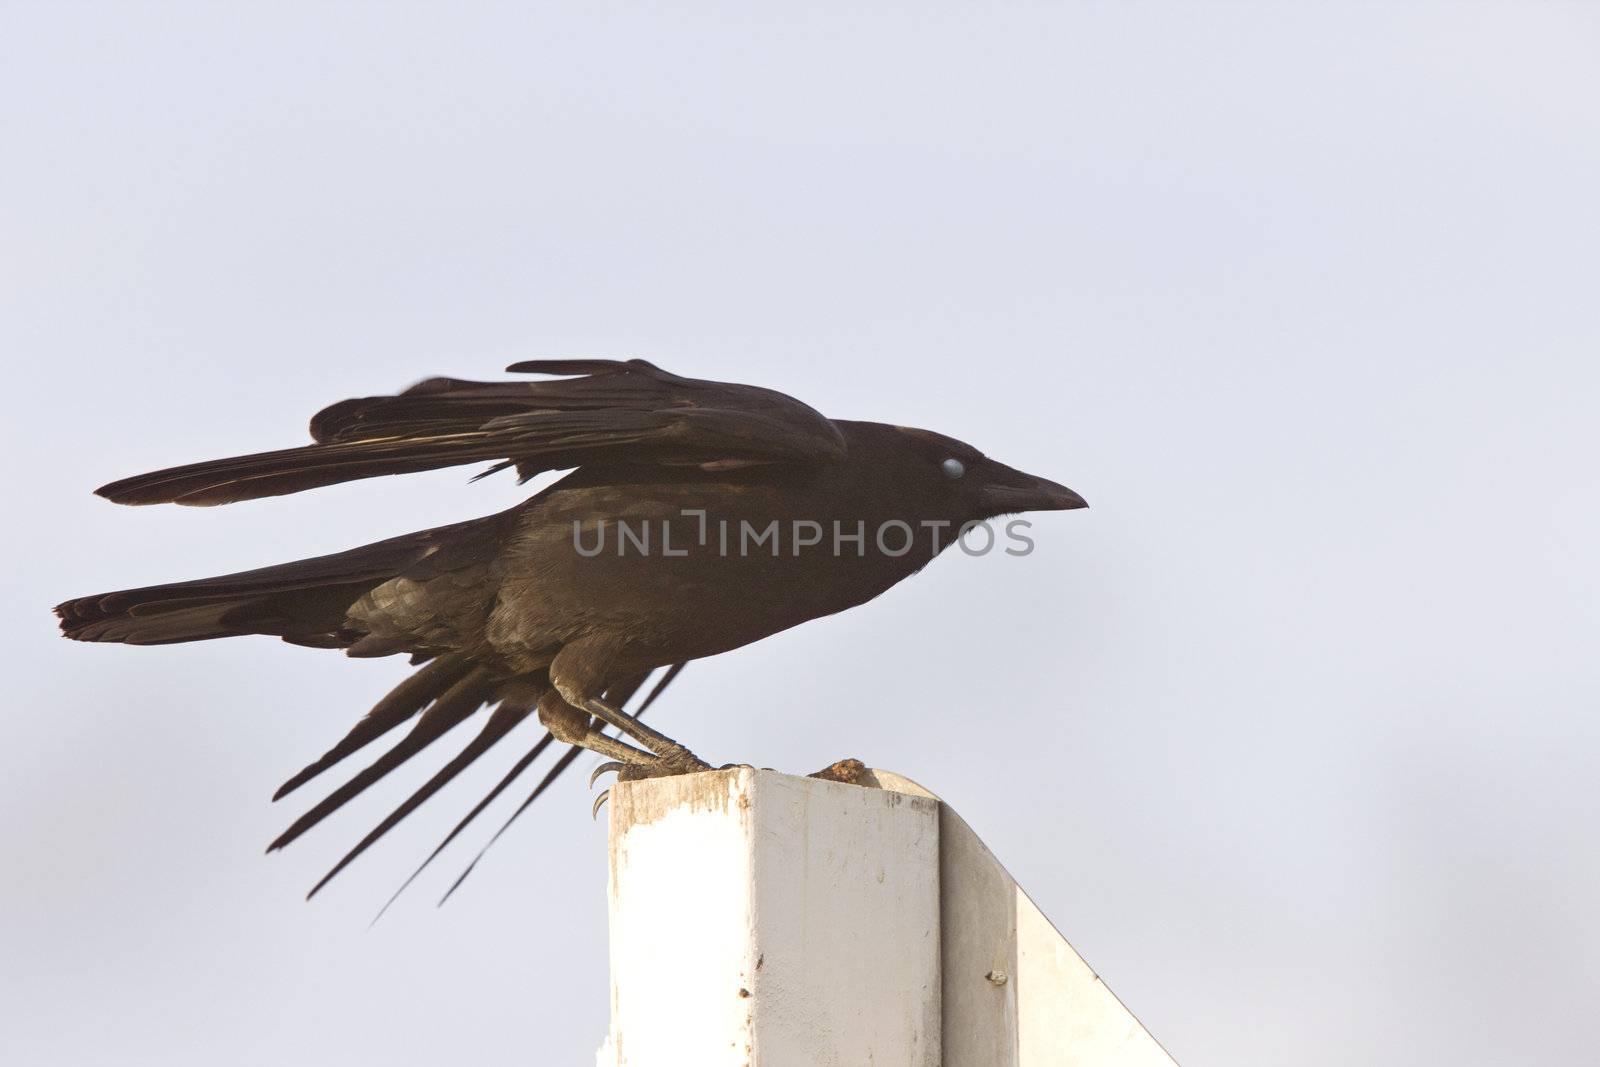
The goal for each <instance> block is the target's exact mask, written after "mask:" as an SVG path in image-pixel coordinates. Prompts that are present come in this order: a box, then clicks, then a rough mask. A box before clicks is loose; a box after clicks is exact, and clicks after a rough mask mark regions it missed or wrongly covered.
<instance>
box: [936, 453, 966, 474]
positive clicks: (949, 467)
mask: <svg viewBox="0 0 1600 1067" xmlns="http://www.w3.org/2000/svg"><path fill="white" fill-rule="evenodd" d="M939 469H940V470H942V471H944V474H945V477H946V478H959V477H961V476H962V475H963V474H965V473H967V465H966V464H965V463H962V462H961V461H960V460H959V459H956V458H955V457H953V456H952V457H951V458H950V459H947V460H945V461H944V462H943V463H941V464H939Z"/></svg>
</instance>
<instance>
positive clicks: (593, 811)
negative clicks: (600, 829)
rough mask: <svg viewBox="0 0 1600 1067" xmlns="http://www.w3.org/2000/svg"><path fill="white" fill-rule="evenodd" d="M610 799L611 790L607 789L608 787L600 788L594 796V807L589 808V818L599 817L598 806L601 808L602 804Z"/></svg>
mask: <svg viewBox="0 0 1600 1067" xmlns="http://www.w3.org/2000/svg"><path fill="white" fill-rule="evenodd" d="M610 799H611V790H609V789H602V790H600V795H599V796H597V797H595V798H594V807H592V808H590V809H589V818H590V819H591V820H593V819H598V818H599V817H600V808H601V806H602V805H603V804H605V802H606V801H608V800H610Z"/></svg>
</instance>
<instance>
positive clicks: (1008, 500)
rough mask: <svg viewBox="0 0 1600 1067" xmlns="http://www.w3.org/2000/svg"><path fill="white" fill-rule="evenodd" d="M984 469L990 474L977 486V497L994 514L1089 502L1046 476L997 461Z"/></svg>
mask: <svg viewBox="0 0 1600 1067" xmlns="http://www.w3.org/2000/svg"><path fill="white" fill-rule="evenodd" d="M987 473H988V474H989V477H988V479H987V480H986V481H985V483H984V486H983V488H981V489H979V490H978V498H979V499H980V500H982V501H983V504H984V506H985V508H987V509H989V510H992V511H993V512H994V513H995V514H996V515H1003V514H1009V513H1012V512H1018V511H1071V510H1072V509H1073V508H1086V507H1088V506H1089V502H1088V501H1087V500H1085V499H1083V497H1081V496H1079V495H1078V494H1077V493H1074V492H1073V491H1072V490H1071V489H1068V488H1067V487H1066V486H1064V485H1061V484H1059V483H1056V482H1052V481H1050V480H1049V479H1048V478H1038V477H1035V476H1034V475H1032V474H1024V473H1023V472H1022V471H1019V470H1013V469H1012V468H1010V467H1007V466H1005V465H1004V464H1000V463H996V464H994V465H993V469H992V470H990V471H988V472H987Z"/></svg>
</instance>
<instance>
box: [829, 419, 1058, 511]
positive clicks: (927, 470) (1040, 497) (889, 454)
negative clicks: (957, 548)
mask: <svg viewBox="0 0 1600 1067" xmlns="http://www.w3.org/2000/svg"><path fill="white" fill-rule="evenodd" d="M839 425H840V426H841V428H842V429H844V432H845V437H846V440H847V441H848V442H849V446H850V453H851V458H852V460H855V459H858V458H860V459H865V458H868V457H871V458H872V459H874V460H875V462H874V463H872V464H871V466H873V467H874V468H877V470H878V471H880V472H881V474H882V475H883V476H884V477H885V478H887V479H888V480H889V481H890V482H891V483H892V485H893V489H894V495H895V496H896V497H897V498H900V499H902V500H914V501H915V502H916V503H915V509H916V511H917V513H918V515H919V517H938V518H943V519H948V520H950V521H952V522H955V523H961V522H969V521H972V522H976V521H980V520H983V519H992V518H995V517H996V516H1000V515H1011V514H1015V513H1017V512H1023V511H1067V510H1070V509H1072V508H1086V507H1088V506H1089V505H1088V502H1087V501H1085V500H1084V499H1083V497H1081V496H1079V495H1078V494H1077V493H1075V492H1073V491H1072V490H1071V489H1068V488H1067V487H1066V486H1064V485H1060V484H1058V483H1056V482H1052V481H1050V480H1049V479H1047V478H1040V477H1038V476H1036V475H1032V474H1025V473H1023V472H1022V471H1019V470H1017V469H1016V468H1014V467H1008V466H1006V465H1005V464H1004V463H1000V462H997V461H996V460H992V459H990V458H989V457H988V456H985V455H984V454H983V453H982V452H979V451H978V450H977V449H976V448H973V447H972V446H971V445H969V444H967V443H966V442H965V441H958V440H956V439H955V438H954V437H947V436H945V435H944V434H941V433H934V432H933V431H932V430H918V429H913V428H910V427H906V426H888V425H884V424H882V423H839Z"/></svg>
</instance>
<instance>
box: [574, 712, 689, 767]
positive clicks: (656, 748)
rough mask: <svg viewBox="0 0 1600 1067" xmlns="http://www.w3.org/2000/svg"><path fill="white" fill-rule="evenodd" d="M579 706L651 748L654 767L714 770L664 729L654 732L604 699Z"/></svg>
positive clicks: (638, 762)
mask: <svg viewBox="0 0 1600 1067" xmlns="http://www.w3.org/2000/svg"><path fill="white" fill-rule="evenodd" d="M577 706H578V707H579V708H581V709H582V710H584V711H587V712H588V713H589V714H590V715H593V716H594V717H595V718H597V719H599V720H601V721H602V722H606V723H609V724H610V725H612V726H615V727H616V728H617V729H619V730H621V731H622V732H623V733H625V734H627V735H628V736H629V737H632V738H633V739H634V740H636V741H638V742H639V743H640V744H641V745H643V746H644V747H645V748H647V749H649V750H650V752H651V754H653V755H654V756H655V757H656V759H655V760H652V761H650V764H654V765H655V766H657V767H662V768H671V769H673V770H677V771H681V772H689V771H704V770H710V768H711V765H710V764H709V763H707V762H705V761H704V760H702V759H701V758H700V757H699V756H696V755H695V754H694V753H693V752H690V751H689V750H688V749H687V748H685V747H683V746H682V745H680V744H679V743H678V742H676V741H674V740H673V739H672V738H670V737H668V736H667V735H666V734H664V733H662V732H661V731H660V730H652V729H651V728H650V727H648V726H646V725H645V724H644V723H642V722H640V721H639V720H638V719H636V718H634V717H633V716H632V715H629V714H628V713H627V712H625V711H623V710H622V709H621V708H619V707H616V706H615V705H613V704H609V703H607V702H606V701H604V700H602V699H601V698H600V697H589V698H587V699H585V700H584V701H583V702H582V703H580V704H578V705H577ZM630 747H632V746H630ZM623 762H631V763H632V764H634V765H636V766H648V765H650V764H646V763H644V761H639V760H634V761H623Z"/></svg>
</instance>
